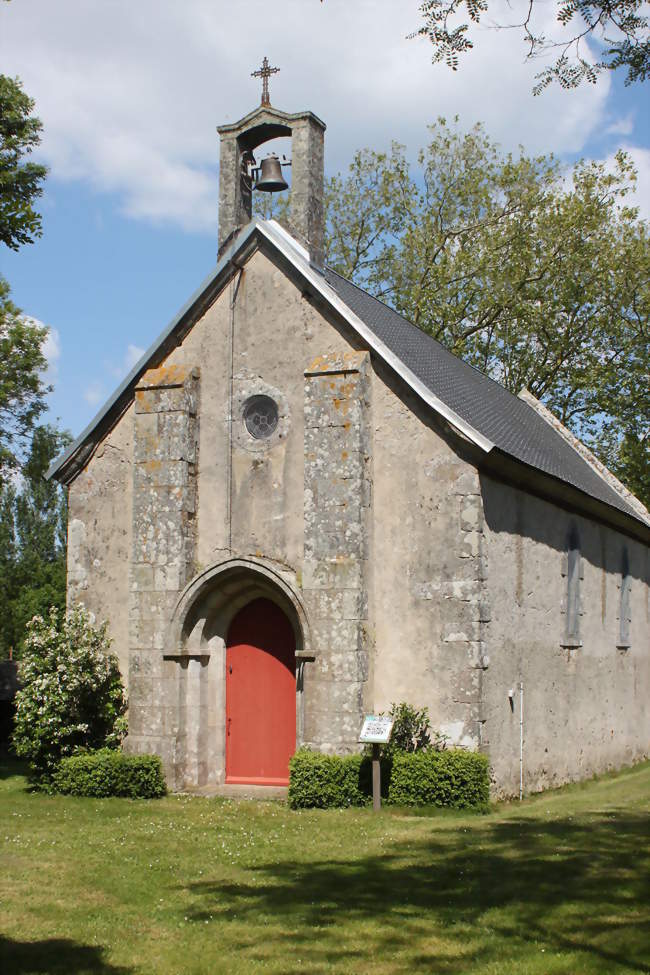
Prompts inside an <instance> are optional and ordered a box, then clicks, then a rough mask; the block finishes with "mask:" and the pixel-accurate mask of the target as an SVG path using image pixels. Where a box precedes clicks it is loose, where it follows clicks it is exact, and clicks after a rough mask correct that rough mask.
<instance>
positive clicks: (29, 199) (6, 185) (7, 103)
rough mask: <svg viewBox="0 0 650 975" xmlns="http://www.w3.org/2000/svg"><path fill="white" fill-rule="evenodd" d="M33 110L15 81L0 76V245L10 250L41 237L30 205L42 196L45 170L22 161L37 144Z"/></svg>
mask: <svg viewBox="0 0 650 975" xmlns="http://www.w3.org/2000/svg"><path fill="white" fill-rule="evenodd" d="M33 109H34V102H33V100H32V99H31V98H29V96H28V95H26V94H25V92H24V91H23V88H22V85H21V83H20V81H19V79H18V78H8V77H7V76H6V75H0V241H1V242H2V243H3V244H6V245H7V247H11V248H12V249H13V250H18V247H19V246H20V245H21V244H29V243H33V241H34V238H35V237H40V236H41V233H42V228H41V217H40V214H38V213H37V212H36V210H34V207H33V202H34V200H35V199H36V198H37V197H39V196H40V195H41V193H42V192H43V186H42V184H43V180H44V179H45V176H46V174H47V169H46V167H45V166H41V165H39V164H37V163H33V162H26V161H25V159H24V157H25V156H26V155H29V153H31V152H32V150H33V149H35V148H36V146H38V145H39V143H40V141H41V139H40V132H41V128H42V125H41V122H40V120H39V119H38V118H36V117H35V116H34V115H32V112H33Z"/></svg>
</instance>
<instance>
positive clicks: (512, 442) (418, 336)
mask: <svg viewBox="0 0 650 975" xmlns="http://www.w3.org/2000/svg"><path fill="white" fill-rule="evenodd" d="M256 243H257V244H260V245H262V246H268V245H271V246H272V247H274V248H275V249H276V250H277V251H278V252H279V253H281V254H282V255H283V256H284V257H285V259H287V260H288V261H289V263H290V264H291V265H293V267H294V269H295V270H296V271H297V272H298V273H299V274H300V275H301V276H302V277H303V279H304V280H305V281H306V282H308V283H309V284H310V285H311V286H312V288H313V289H314V290H315V291H317V292H319V293H320V295H321V297H322V298H324V299H325V301H327V302H329V303H330V305H332V307H333V308H334V309H335V310H336V311H338V313H339V314H342V315H343V317H344V318H346V319H347V320H348V321H349V323H350V325H351V326H352V327H353V328H356V329H357V331H358V333H359V335H360V336H361V338H362V339H365V341H366V342H368V344H369V345H370V347H371V349H373V351H374V352H375V353H376V354H378V355H380V356H382V357H383V358H384V359H385V361H386V362H387V363H388V364H389V366H391V367H392V368H393V369H395V371H396V372H397V373H398V374H399V375H401V376H402V378H403V379H404V380H405V381H406V382H407V383H408V384H409V385H410V386H411V388H412V389H413V390H414V391H415V392H416V393H417V394H418V395H419V396H420V397H421V398H422V399H423V400H424V401H425V402H427V403H428V404H429V405H430V406H431V408H433V409H436V410H438V412H439V413H440V414H441V415H442V416H444V417H445V418H446V419H447V420H448V421H449V422H450V423H451V424H452V425H455V426H456V428H457V429H459V430H460V431H461V432H462V433H464V434H465V435H466V436H469V438H470V439H471V440H473V442H474V443H475V444H477V445H478V446H479V447H480V448H481V449H482V450H483V451H485V452H486V453H489V452H490V451H491V450H492V449H493V448H495V447H496V448H497V449H498V450H500V451H502V452H503V453H504V454H506V455H507V456H509V457H512V458H514V459H515V460H516V461H520V462H522V463H524V464H526V465H527V466H528V467H530V468H533V469H536V470H538V471H542V472H544V473H545V474H548V475H551V476H552V477H554V478H557V479H558V480H560V481H563V482H565V483H567V484H570V485H572V486H573V487H575V488H577V489H578V490H579V491H582V492H583V493H584V494H586V495H588V496H589V497H591V498H594V499H596V500H597V501H600V502H602V503H604V504H606V505H609V506H611V507H612V508H615V509H617V510H618V511H620V512H622V513H623V514H625V515H627V516H629V517H632V518H633V519H634V520H635V521H636V522H637V523H639V522H641V523H642V524H645V525H646V528H647V525H648V522H647V521H646V520H645V519H644V518H642V517H641V516H640V514H639V512H638V511H636V510H635V509H634V508H633V506H632V505H631V504H630V503H629V502H628V501H627V500H626V499H625V497H624V496H623V494H622V493H619V492H617V491H616V490H615V489H614V488H613V487H612V486H611V485H610V484H609V483H608V482H607V481H606V480H604V478H603V477H601V476H600V474H598V472H597V471H596V470H595V469H594V467H592V466H591V465H590V464H589V463H588V462H587V461H586V460H585V459H584V458H583V457H582V456H581V455H580V454H579V453H578V452H577V451H576V450H575V449H574V448H573V447H572V446H571V445H570V444H569V443H568V442H567V441H566V440H565V439H564V438H563V437H562V436H561V435H560V434H559V433H558V432H557V431H556V430H555V429H554V428H553V427H552V426H551V425H550V424H549V423H547V422H546V421H545V420H544V419H543V418H542V417H541V416H540V415H539V414H538V413H537V412H536V410H534V409H533V408H532V407H531V406H530V405H529V404H528V403H526V402H524V401H523V400H521V399H519V398H518V397H517V396H514V395H513V394H512V393H509V392H508V391H507V390H506V389H504V388H503V387H502V386H500V385H499V383H497V382H495V381H494V380H492V379H489V378H488V377H487V376H485V375H484V374H483V373H481V372H479V370H477V369H475V368H474V367H473V366H470V365H468V364H467V363H465V362H463V361H462V360H461V359H459V358H457V357H456V356H454V355H453V354H452V353H451V352H449V351H448V350H447V349H446V348H445V347H444V346H443V345H441V344H440V343H439V342H437V341H436V340H435V339H433V338H432V337H431V336H430V335H427V334H426V333H425V332H423V331H421V330H420V329H419V328H417V327H416V326H415V325H413V324H412V323H411V322H409V321H408V320H407V319H406V318H404V317H403V316H402V315H400V314H398V313H397V312H396V311H394V310H393V309H392V308H389V307H388V305H385V304H384V303H383V302H381V301H379V300H377V299H376V298H373V297H372V296H371V295H369V294H368V293H367V292H365V291H363V290H362V289H361V288H359V287H357V286H356V285H354V284H352V283H351V282H350V281H347V280H346V279H345V278H343V277H341V276H340V275H339V274H337V273H336V272H335V271H333V270H331V269H330V268H325V269H324V270H319V269H318V268H316V267H314V265H312V264H310V262H309V255H308V254H307V252H306V251H305V249H304V248H303V247H302V246H301V245H300V244H299V243H298V242H297V241H296V240H295V239H294V238H292V237H291V236H290V235H289V234H288V232H287V231H286V230H284V229H283V228H282V227H280V226H279V224H277V223H275V221H272V220H271V221H259V220H252V221H251V223H250V224H248V226H247V227H245V228H243V230H242V231H241V232H240V233H239V234H238V235H237V237H236V238H235V240H234V241H233V242H232V244H231V245H230V246H229V247H228V249H227V251H226V252H225V253H224V255H223V257H222V258H221V260H220V261H219V263H218V265H217V267H216V268H215V269H214V271H213V272H212V273H211V274H210V275H209V276H208V278H206V280H205V281H204V282H203V284H202V285H201V287H200V288H199V289H198V290H197V291H196V292H195V294H194V295H193V296H192V297H191V298H190V300H189V301H188V302H187V303H186V304H185V305H184V306H183V308H181V310H180V311H179V313H178V314H177V315H176V316H175V318H174V319H172V321H171V322H170V323H169V325H168V326H167V328H166V329H165V330H164V331H163V332H162V333H161V335H160V336H159V338H158V339H157V340H156V341H155V342H154V343H153V345H152V346H151V347H150V348H149V349H148V350H147V351H146V352H145V354H144V355H143V356H142V358H141V359H140V361H139V362H138V363H137V364H136V365H135V366H134V368H133V369H132V371H131V372H130V373H129V375H128V376H127V377H126V378H125V380H124V382H123V383H122V384H121V385H120V386H119V387H118V389H117V390H116V391H115V393H114V394H113V395H112V396H111V397H110V399H109V400H108V401H107V402H106V404H105V405H104V406H103V407H102V409H101V410H100V411H99V413H98V414H97V415H96V416H95V417H94V419H93V420H92V421H91V422H90V423H89V424H88V426H87V427H86V429H85V430H84V431H83V432H82V433H81V434H80V435H79V437H77V439H76V440H75V441H74V443H72V444H71V445H70V447H68V449H67V450H66V451H65V452H64V453H63V454H62V455H61V456H60V457H58V458H57V459H56V460H55V461H54V462H53V464H52V465H51V467H50V469H49V471H48V472H47V476H48V477H56V478H58V479H60V480H62V481H63V482H64V483H68V482H69V480H70V479H71V478H72V477H74V476H75V475H76V473H77V471H78V470H80V469H81V468H82V467H83V465H84V464H85V463H86V462H87V459H88V457H89V456H90V455H91V454H92V452H93V450H94V446H95V445H96V444H97V443H98V442H100V441H101V439H102V437H103V436H104V435H105V432H106V431H107V430H108V429H110V425H111V424H112V423H114V422H115V420H116V419H117V417H118V416H120V415H121V412H122V411H123V410H124V409H125V408H126V406H128V403H129V402H130V401H131V400H132V398H133V391H134V389H135V386H136V385H137V382H138V380H139V378H140V377H141V376H142V374H143V373H144V372H145V370H146V369H148V368H149V367H150V365H151V364H152V363H156V362H157V361H158V360H160V358H161V356H162V355H164V354H165V353H166V351H167V350H169V349H171V348H173V347H174V345H175V344H177V342H178V340H179V336H182V335H183V334H184V333H185V332H186V331H187V329H188V328H191V325H192V323H193V322H194V321H196V320H197V318H198V317H200V315H201V314H202V312H203V311H204V310H205V308H206V307H208V306H209V304H210V303H211V301H212V300H214V298H215V297H216V295H217V294H218V293H219V292H220V291H221V290H222V288H223V287H225V285H226V284H227V282H228V280H230V278H231V277H232V274H234V273H235V272H236V270H237V269H238V268H240V267H241V266H242V262H244V263H245V261H246V259H247V256H248V255H249V254H250V253H252V252H253V250H254V249H255V246H256ZM307 290H308V289H307Z"/></svg>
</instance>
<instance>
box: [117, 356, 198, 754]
mask: <svg viewBox="0 0 650 975" xmlns="http://www.w3.org/2000/svg"><path fill="white" fill-rule="evenodd" d="M198 386H199V380H198V371H197V370H195V369H193V370H187V369H185V368H183V367H180V366H169V367H166V368H159V369H150V370H149V371H148V372H146V373H145V374H144V375H143V377H142V379H141V380H140V382H139V384H138V386H137V388H136V391H135V416H134V424H135V431H134V433H135V438H134V464H133V557H132V562H131V595H130V613H129V630H130V671H129V696H130V705H129V746H130V748H131V749H132V750H136V751H157V752H158V753H159V754H160V753H161V750H163V751H164V748H163V744H162V741H163V739H165V741H166V742H167V743H169V742H170V741H172V740H173V739H172V738H170V737H169V733H170V732H172V733H173V732H174V731H176V732H177V731H178V728H174V727H166V724H167V723H171V725H172V726H173V725H177V724H178V722H179V715H178V713H177V711H176V710H175V709H174V707H173V704H174V701H173V693H172V695H171V697H170V695H169V693H166V692H169V691H170V690H171V688H168V687H166V686H165V684H166V682H165V679H164V678H165V677H166V678H167V680H169V679H170V678H171V679H172V680H173V677H174V675H173V674H172V673H171V672H170V673H166V672H165V673H163V669H164V668H166V670H167V671H171V670H173V669H174V666H175V665H174V664H173V663H172V662H170V661H163V657H162V650H163V647H164V645H165V633H166V628H167V626H168V621H169V620H170V618H171V616H172V612H173V609H174V605H175V604H176V602H177V600H178V597H179V595H180V593H181V591H182V590H183V588H184V586H185V585H186V583H187V582H188V581H189V579H190V578H191V577H192V575H193V573H194V557H195V556H194V553H195V509H196V465H197V442H198V420H197V408H198V402H197V400H198ZM185 665H186V667H185V669H186V670H188V669H189V667H190V665H193V666H194V667H195V668H196V661H185ZM163 758H165V759H167V760H169V759H170V758H171V756H167V755H163Z"/></svg>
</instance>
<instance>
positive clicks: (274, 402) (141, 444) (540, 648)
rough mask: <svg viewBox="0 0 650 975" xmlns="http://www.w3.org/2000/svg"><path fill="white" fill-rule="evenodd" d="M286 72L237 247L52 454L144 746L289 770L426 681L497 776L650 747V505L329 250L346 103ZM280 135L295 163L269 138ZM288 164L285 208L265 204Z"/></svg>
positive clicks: (264, 775) (428, 691) (79, 583)
mask: <svg viewBox="0 0 650 975" xmlns="http://www.w3.org/2000/svg"><path fill="white" fill-rule="evenodd" d="M272 71H273V69H270V68H269V67H268V62H266V59H265V62H264V66H263V70H262V71H261V72H260V73H261V75H262V78H263V82H264V88H263V96H262V103H261V104H260V105H259V106H258V107H257V108H256V109H255V110H254V111H252V112H251V113H250V114H248V115H246V116H245V117H244V118H242V119H241V120H240V121H238V122H236V123H233V124H229V125H222V126H221V127H220V128H219V129H218V132H219V135H220V140H221V157H220V174H219V241H218V248H219V249H218V260H217V264H216V267H215V268H214V270H213V271H212V272H211V273H210V274H209V276H208V277H207V278H206V280H205V281H204V282H203V283H202V284H201V285H200V286H199V288H198V290H197V291H196V292H195V293H194V294H193V295H192V296H191V297H190V298H189V299H188V301H187V303H186V304H185V305H184V306H183V307H182V308H181V309H180V311H179V312H178V313H177V314H176V315H175V316H174V318H173V319H172V320H171V322H170V323H169V325H168V326H167V327H166V328H165V329H164V331H163V332H162V333H161V334H160V336H159V338H158V339H156V341H155V342H154V343H153V345H152V346H151V347H150V348H149V349H148V350H147V352H146V353H145V354H144V355H143V357H142V358H141V360H140V361H139V362H138V363H137V365H136V366H135V367H134V368H133V370H132V371H131V372H130V374H129V375H128V376H127V377H126V378H125V380H124V382H122V384H121V385H120V386H119V387H118V388H117V389H116V390H115V392H114V394H113V395H112V396H111V398H110V399H109V400H108V402H107V403H106V404H105V405H104V406H103V408H102V409H101V410H100V411H99V413H98V414H97V416H96V417H95V418H94V419H93V420H92V422H91V423H90V424H89V425H88V427H87V428H86V429H85V430H84V431H83V432H82V433H81V434H80V435H79V437H78V438H77V439H76V440H75V441H74V443H73V444H72V445H71V446H70V447H69V448H68V449H67V450H66V452H65V453H64V454H63V455H62V456H61V457H59V458H58V459H57V460H56V461H55V462H54V464H53V465H52V467H51V469H50V472H49V476H51V477H55V478H56V479H57V480H59V481H60V482H61V483H62V484H64V485H66V486H67V489H68V497H69V527H68V602H69V605H73V604H76V603H78V602H81V603H83V604H84V605H85V606H86V607H87V608H88V609H89V610H90V611H91V612H92V613H93V614H94V616H95V618H96V619H97V620H104V619H106V620H108V623H109V629H110V634H111V637H112V639H113V643H114V649H115V652H116V654H117V655H118V657H119V661H120V666H121V669H122V673H123V676H124V679H125V682H126V684H127V687H128V697H129V712H128V720H129V734H128V738H127V747H128V748H129V749H130V750H131V751H134V752H155V753H157V754H158V755H160V757H161V758H162V761H163V763H164V767H165V771H166V775H167V778H168V782H169V785H170V787H171V788H173V789H190V790H191V789H210V788H211V789H214V790H215V791H218V790H219V789H230V790H233V789H234V790H236V789H237V788H239V787H241V788H250V787H252V786H257V787H258V788H259V789H264V788H276V789H277V788H278V787H283V786H286V784H287V782H288V762H289V759H290V757H291V755H292V754H293V753H294V751H295V750H296V748H298V747H300V746H309V747H311V748H314V749H317V750H320V751H324V752H330V753H346V752H350V751H354V750H357V749H359V748H360V747H361V746H360V745H359V743H358V739H359V731H360V728H361V723H362V720H363V716H364V715H365V714H367V713H379V712H382V711H386V710H387V709H388V708H389V706H390V705H391V703H392V702H399V701H407V702H409V703H411V704H413V705H415V706H417V707H424V706H426V707H427V708H428V710H429V714H430V716H431V720H432V725H433V727H434V728H435V729H436V730H437V731H439V732H440V733H441V734H444V735H446V736H447V737H448V739H449V741H450V742H451V743H452V744H454V745H459V746H463V747H466V748H469V749H480V750H482V751H485V752H486V753H487V754H488V756H489V760H490V767H491V775H492V783H493V789H494V793H495V795H512V794H516V793H517V791H518V790H519V788H520V785H521V786H522V787H523V789H524V790H525V791H533V790H537V789H542V788H545V787H547V786H550V785H557V784H560V783H563V782H566V781H570V780H574V779H579V778H581V777H586V776H590V775H592V774H594V773H596V772H602V771H604V770H606V769H610V768H615V767H619V766H622V765H624V764H629V763H632V762H634V761H636V760H639V759H641V758H642V757H644V756H647V754H648V749H649V745H650V709H649V708H648V699H649V696H650V645H649V638H648V634H649V619H650V602H649V598H650V597H649V580H650V558H649V542H650V517H649V516H648V512H647V511H646V509H645V508H644V507H643V505H641V504H640V502H639V501H637V500H636V499H635V498H634V497H633V496H632V495H631V494H630V493H629V492H628V491H627V490H626V489H625V488H624V487H623V485H621V484H620V483H619V482H618V481H617V480H616V478H615V477H614V476H613V475H612V474H611V473H609V472H608V471H607V470H606V469H605V468H604V467H603V466H602V465H601V464H600V463H599V462H598V461H597V460H596V459H595V458H594V457H593V456H592V455H591V454H590V453H589V451H588V450H587V449H586V448H585V447H584V446H583V445H582V444H581V443H580V442H579V441H577V440H576V439H575V437H573V436H572V434H571V433H570V432H569V431H567V430H566V429H565V428H564V427H563V426H562V425H561V424H560V423H559V422H558V421H557V420H556V419H555V417H554V416H553V415H551V414H550V413H549V412H548V411H547V410H546V409H545V408H544V407H543V406H542V405H541V404H540V403H539V402H538V401H537V400H535V399H534V398H533V397H532V396H530V395H529V394H527V393H525V392H524V393H523V394H522V395H521V396H519V397H517V396H513V395H512V394H511V393H509V392H507V391H506V390H505V389H504V388H502V387H501V386H500V385H499V384H498V383H496V382H494V381H493V380H491V379H489V378H488V377H486V376H485V375H483V374H482V373H481V372H478V371H477V370H476V369H474V368H473V367H471V366H469V365H467V364H465V363H464V362H462V361H461V360H460V359H458V358H456V357H455V356H454V355H452V354H451V353H450V352H449V351H448V350H447V349H445V348H444V347H443V346H442V345H440V344H439V343H437V342H436V341H435V340H434V339H432V338H431V337H430V336H428V335H427V334H425V333H424V332H422V331H421V330H419V329H418V328H417V327H415V326H414V325H412V324H411V323H410V322H408V321H407V320H405V319H404V318H403V317H401V316H400V315H399V314H397V313H396V312H395V311H394V310H392V309H391V308H390V307H388V306H387V305H385V304H383V303H382V302H380V301H378V300H377V299H375V298H373V297H371V296H370V295H369V294H367V293H365V292H364V291H363V290H360V289H359V288H358V287H356V286H355V285H354V284H352V283H351V282H350V281H347V280H345V279H344V278H342V277H340V276H339V275H338V274H337V273H335V272H334V271H333V270H331V269H330V268H329V267H328V266H327V263H326V260H325V254H324V214H323V182H324V135H325V124H324V123H323V122H322V121H321V120H320V119H319V118H318V117H317V116H316V115H315V114H313V113H312V112H310V111H301V112H296V113H287V112H284V111H280V110H278V109H276V108H275V107H273V106H272V105H271V103H270V98H269V96H268V74H269V73H271V72H272ZM265 72H266V73H265ZM279 136H282V137H290V139H291V158H290V163H291V165H290V167H289V166H287V165H285V161H283V160H280V159H278V158H277V157H275V156H273V155H271V156H267V157H265V158H261V157H260V151H261V147H262V146H263V145H264V144H265V143H267V142H268V141H269V140H272V139H276V138H277V137H279ZM289 170H290V173H289ZM289 178H290V180H291V209H290V217H289V219H288V221H287V223H286V225H280V224H279V223H277V222H275V221H274V220H268V221H263V220H258V219H253V218H252V217H251V213H252V198H253V195H254V194H255V193H256V192H265V191H267V192H268V191H270V190H271V191H272V190H281V189H283V188H284V187H285V186H286V185H287V180H288V179H289Z"/></svg>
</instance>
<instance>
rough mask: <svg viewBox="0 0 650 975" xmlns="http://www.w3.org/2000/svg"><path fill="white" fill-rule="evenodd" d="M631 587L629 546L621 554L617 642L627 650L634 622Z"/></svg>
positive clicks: (618, 645)
mask: <svg viewBox="0 0 650 975" xmlns="http://www.w3.org/2000/svg"><path fill="white" fill-rule="evenodd" d="M631 589H632V577H631V576H630V560H629V556H628V554H627V548H624V549H623V554H622V556H621V582H620V585H619V591H620V596H619V601H618V642H617V644H616V645H617V647H620V649H621V650H627V648H628V647H629V646H630V623H631V622H632V607H631V602H630V594H631Z"/></svg>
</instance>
